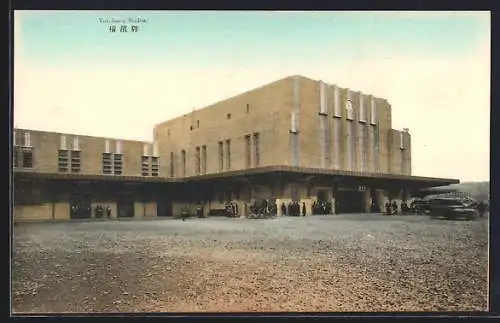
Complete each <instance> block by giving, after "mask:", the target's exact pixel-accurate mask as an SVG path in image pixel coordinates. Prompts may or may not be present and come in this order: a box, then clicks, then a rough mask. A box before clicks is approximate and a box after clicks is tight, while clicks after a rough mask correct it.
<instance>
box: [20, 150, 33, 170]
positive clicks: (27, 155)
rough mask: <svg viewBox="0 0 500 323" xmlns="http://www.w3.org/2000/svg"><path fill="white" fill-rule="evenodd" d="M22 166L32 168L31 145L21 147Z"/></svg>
mask: <svg viewBox="0 0 500 323" xmlns="http://www.w3.org/2000/svg"><path fill="white" fill-rule="evenodd" d="M22 154H23V167H24V168H33V149H31V147H24V148H23V152H22Z"/></svg>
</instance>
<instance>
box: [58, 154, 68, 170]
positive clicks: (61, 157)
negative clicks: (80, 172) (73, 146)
mask: <svg viewBox="0 0 500 323" xmlns="http://www.w3.org/2000/svg"><path fill="white" fill-rule="evenodd" d="M57 165H58V171H59V172H61V173H65V172H67V171H68V168H69V158H68V151H67V150H64V149H59V151H58V153H57Z"/></svg>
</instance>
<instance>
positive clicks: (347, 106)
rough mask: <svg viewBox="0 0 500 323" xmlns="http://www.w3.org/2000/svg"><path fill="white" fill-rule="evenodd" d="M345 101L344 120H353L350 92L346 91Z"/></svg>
mask: <svg viewBox="0 0 500 323" xmlns="http://www.w3.org/2000/svg"><path fill="white" fill-rule="evenodd" d="M346 92H347V93H346V97H347V98H346V101H345V109H346V113H347V115H346V118H347V120H354V107H353V103H352V94H351V91H349V90H346Z"/></svg>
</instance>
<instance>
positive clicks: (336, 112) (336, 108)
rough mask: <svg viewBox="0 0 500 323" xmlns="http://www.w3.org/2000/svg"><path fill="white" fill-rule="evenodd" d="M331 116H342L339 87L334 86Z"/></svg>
mask: <svg viewBox="0 0 500 323" xmlns="http://www.w3.org/2000/svg"><path fill="white" fill-rule="evenodd" d="M333 104H334V105H333V116H334V117H338V118H341V117H342V104H341V103H340V89H339V87H338V86H335V87H334V89H333Z"/></svg>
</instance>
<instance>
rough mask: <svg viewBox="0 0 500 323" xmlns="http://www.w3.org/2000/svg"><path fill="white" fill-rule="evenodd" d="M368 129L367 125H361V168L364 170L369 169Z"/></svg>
mask: <svg viewBox="0 0 500 323" xmlns="http://www.w3.org/2000/svg"><path fill="white" fill-rule="evenodd" d="M366 130H367V127H366V126H365V125H364V124H360V125H359V146H360V147H359V149H360V160H359V170H360V171H362V172H365V171H367V169H366V168H367V167H366V166H367V160H366V159H367V153H366V151H367V149H368V147H367V145H366V142H367V140H366V136H367V134H366Z"/></svg>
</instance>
